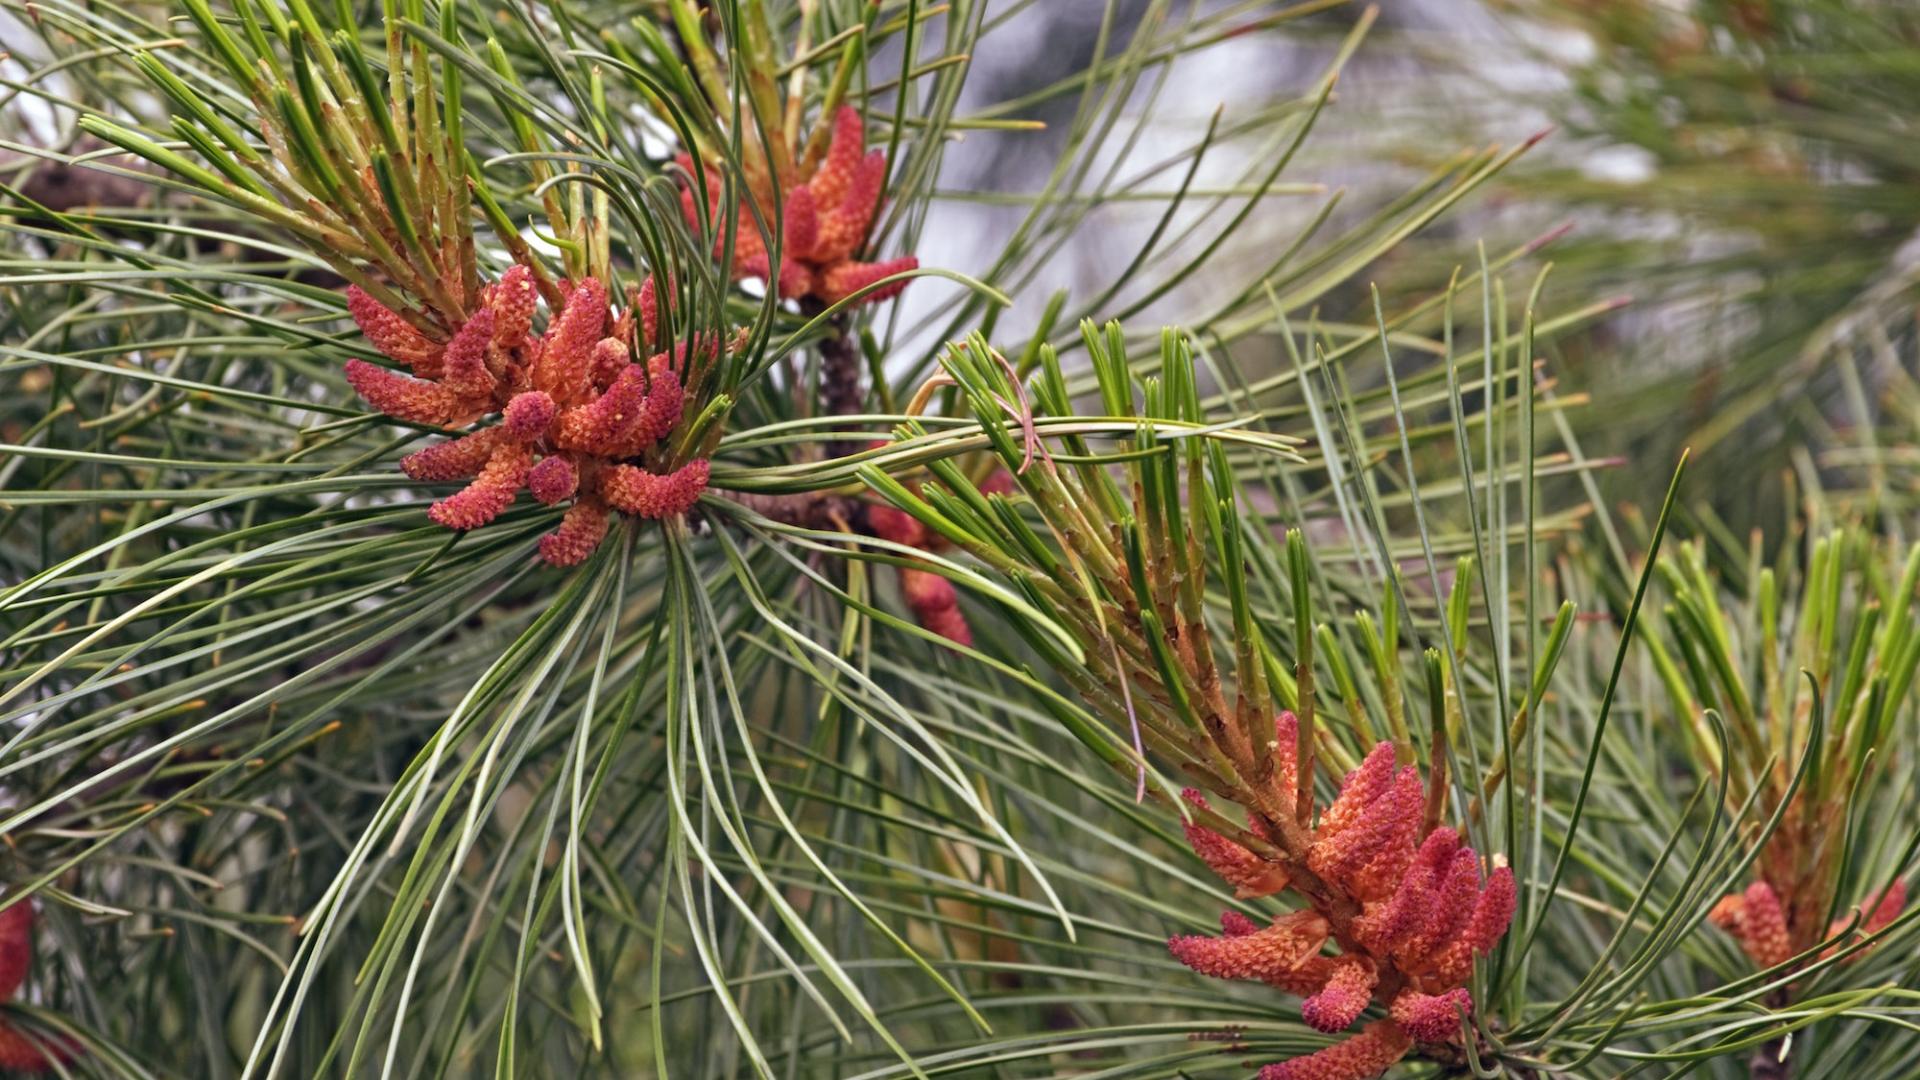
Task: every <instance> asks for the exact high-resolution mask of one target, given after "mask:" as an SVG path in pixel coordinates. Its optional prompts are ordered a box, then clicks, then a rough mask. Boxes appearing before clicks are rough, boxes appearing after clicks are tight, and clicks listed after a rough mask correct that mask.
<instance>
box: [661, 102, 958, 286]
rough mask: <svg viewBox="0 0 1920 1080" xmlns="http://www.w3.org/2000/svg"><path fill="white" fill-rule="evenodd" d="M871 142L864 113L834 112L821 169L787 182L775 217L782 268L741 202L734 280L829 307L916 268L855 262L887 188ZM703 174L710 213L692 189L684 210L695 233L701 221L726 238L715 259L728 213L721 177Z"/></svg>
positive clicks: (770, 217) (900, 262)
mask: <svg viewBox="0 0 1920 1080" xmlns="http://www.w3.org/2000/svg"><path fill="white" fill-rule="evenodd" d="M866 141H867V134H866V121H865V120H863V119H862V118H861V116H860V111H859V110H858V109H855V108H853V107H852V106H844V105H843V106H841V108H840V109H839V111H838V112H836V113H835V114H834V119H833V138H832V141H831V143H829V145H828V147H827V154H826V157H825V158H824V159H823V160H822V161H821V162H820V166H819V168H818V169H816V170H815V171H814V173H813V175H812V176H810V177H785V178H783V180H784V182H785V187H786V191H785V192H784V199H785V202H784V205H782V206H780V207H779V214H778V227H779V232H778V236H779V238H780V253H779V257H780V261H779V265H778V266H775V265H774V262H773V253H772V252H770V251H768V250H767V241H766V238H765V236H763V235H762V233H761V230H760V227H759V222H758V221H757V220H756V218H755V216H754V214H753V212H752V208H750V207H749V206H747V205H746V204H744V203H743V204H741V206H740V207H739V210H738V212H737V215H736V219H735V221H736V227H735V229H734V235H733V236H732V237H731V245H732V252H733V265H732V272H733V276H734V277H735V278H759V279H762V280H765V281H768V282H769V283H770V285H771V287H772V288H774V289H775V290H777V291H778V292H779V294H780V295H781V296H782V297H784V298H786V299H789V300H792V299H799V298H801V297H811V298H813V299H816V300H819V301H822V302H824V303H829V304H831V303H836V302H838V301H841V300H845V299H847V298H849V297H851V296H854V295H855V294H857V293H859V292H860V291H861V290H862V289H866V288H868V287H869V286H873V285H877V284H879V283H880V282H882V281H885V280H886V279H887V278H890V277H894V276H895V275H898V274H903V273H907V272H909V271H912V270H917V269H919V266H920V261H919V260H918V259H916V258H914V257H913V256H911V255H909V256H904V257H902V258H897V259H889V260H886V261H883V262H861V261H858V260H856V259H855V256H856V255H858V254H859V253H860V250H861V248H862V247H863V246H865V244H866V241H867V233H868V232H869V231H870V230H871V229H872V227H873V219H874V217H875V215H877V214H878V213H879V211H880V206H881V203H882V202H883V201H884V200H885V196H886V186H887V155H886V154H885V152H883V151H880V150H868V149H867V148H866ZM678 160H679V164H680V167H681V168H682V169H683V170H685V173H686V176H687V177H688V182H689V183H698V182H699V181H698V180H695V179H693V178H694V177H696V176H697V175H700V173H701V170H697V169H696V168H695V167H694V162H693V159H692V158H691V157H690V156H688V155H685V154H682V155H681V156H680V158H679V159H678ZM704 174H705V176H706V192H705V194H706V200H705V201H706V206H705V211H706V212H705V214H704V215H703V214H702V213H701V206H700V203H699V200H698V197H697V196H696V195H695V193H694V191H693V189H692V188H691V187H689V188H687V189H686V190H683V191H682V192H681V199H680V208H681V211H682V213H683V214H684V215H685V216H686V219H687V224H688V225H690V226H692V227H693V228H694V229H696V230H697V229H699V228H701V227H702V225H701V223H702V219H703V216H704V219H705V220H706V221H707V222H708V223H709V224H710V225H711V226H712V228H713V229H714V231H715V232H716V233H721V235H719V236H717V237H716V238H715V241H714V248H713V255H714V258H716V259H719V258H724V257H726V254H727V248H728V244H729V237H727V236H726V235H725V234H724V232H722V225H721V223H722V221H723V219H724V218H725V215H724V214H723V213H722V207H721V199H722V198H723V193H722V191H721V184H720V178H719V176H718V175H717V174H716V170H714V169H706V170H704ZM760 211H761V217H763V218H764V219H765V220H766V224H767V227H768V228H769V229H771V228H773V227H774V226H775V223H776V215H775V214H774V208H773V207H771V206H762V207H760ZM906 286H907V282H906V281H905V280H901V281H895V282H890V283H888V284H885V285H880V287H879V288H877V289H874V291H872V292H869V293H866V294H865V295H864V296H861V297H860V299H859V301H858V302H859V303H878V302H880V301H882V300H887V299H891V298H892V297H894V296H897V295H898V294H899V293H900V290H902V289H904V288H906Z"/></svg>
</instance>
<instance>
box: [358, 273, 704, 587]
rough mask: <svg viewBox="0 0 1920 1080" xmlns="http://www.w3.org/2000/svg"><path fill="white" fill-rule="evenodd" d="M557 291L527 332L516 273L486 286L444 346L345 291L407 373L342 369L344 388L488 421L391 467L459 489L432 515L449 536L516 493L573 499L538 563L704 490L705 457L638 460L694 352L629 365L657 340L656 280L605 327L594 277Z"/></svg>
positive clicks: (569, 558) (405, 414)
mask: <svg viewBox="0 0 1920 1080" xmlns="http://www.w3.org/2000/svg"><path fill="white" fill-rule="evenodd" d="M565 296H566V302H565V305H564V306H563V308H562V309H561V310H560V311H557V312H555V313H553V317H552V318H551V319H550V320H549V321H548V324H547V327H546V330H545V332H544V333H542V334H535V333H534V332H533V323H534V315H535V309H536V306H537V299H538V294H537V292H536V290H535V287H534V282H533V277H532V274H531V273H529V272H528V270H527V269H526V267H524V266H514V267H512V268H510V269H509V270H507V272H506V273H505V274H503V275H501V277H500V280H499V281H497V282H495V283H494V284H492V285H490V286H488V287H487V288H486V289H485V290H484V291H483V293H482V296H481V304H480V306H479V307H478V309H476V310H475V311H474V312H473V314H472V315H471V316H470V317H468V318H467V319H466V321H465V322H464V323H462V324H461V325H460V327H459V328H458V329H457V330H455V331H454V332H453V333H452V335H451V336H450V337H449V338H448V339H447V340H445V341H436V340H434V339H433V338H431V337H429V336H428V335H427V334H426V333H425V332H423V331H422V330H421V329H420V328H418V327H416V326H415V325H414V324H412V323H410V322H408V321H407V320H406V319H404V318H402V317H401V316H400V315H398V314H397V313H395V312H394V311H392V310H391V309H389V308H387V307H385V306H383V305H381V304H380V303H379V302H378V301H376V300H375V299H374V298H373V297H371V296H369V295H367V294H366V293H365V292H363V291H361V290H360V289H359V288H357V287H350V288H349V289H348V290H347V303H348V309H349V311H350V312H351V313H352V315H353V320H354V322H355V323H357V324H359V326H360V331H361V333H363V334H365V335H366V338H367V340H368V341H369V342H371V343H372V344H373V346H374V347H375V348H376V349H379V350H380V352H382V353H383V354H385V355H386V356H387V357H388V358H389V359H391V360H393V361H395V362H397V363H400V364H404V365H405V366H406V367H407V368H408V369H409V370H411V371H412V372H413V374H412V375H411V376H409V375H405V374H402V373H400V372H397V371H393V370H390V369H388V368H384V367H380V366H378V365H375V364H371V363H368V362H366V361H364V360H353V361H349V362H348V364H347V369H346V374H347V381H348V382H349V383H351V384H352V386H353V388H354V390H356V391H358V392H359V394H360V396H361V397H362V398H364V399H366V401H367V403H368V404H370V405H372V406H373V407H374V408H375V409H378V410H379V411H381V412H383V413H385V414H387V415H388V416H391V417H394V418H395V419H398V420H406V421H411V422H413V423H418V424H434V425H438V426H441V427H454V428H464V427H468V426H470V425H473V424H475V423H476V422H478V421H480V420H481V419H482V418H484V417H487V416H493V417H495V419H494V420H493V422H491V423H488V424H485V425H483V426H480V427H478V428H476V429H475V430H472V431H470V432H468V433H467V434H464V435H461V436H460V437H458V438H453V439H449V440H447V441H445V442H440V443H436V444H434V445H432V446H429V447H427V448H425V449H423V450H420V451H418V452H416V453H414V454H411V455H409V456H408V457H406V458H405V459H403V460H402V461H401V463H400V467H401V469H403V470H404V471H405V472H406V474H407V475H408V476H410V477H412V478H414V479H415V480H420V481H424V482H431V483H446V482H451V481H458V480H465V481H467V485H466V486H465V487H464V488H462V489H461V490H460V491H458V492H456V493H455V494H453V495H449V496H447V497H446V498H444V499H441V500H440V501H439V502H436V503H434V504H433V507H432V508H431V509H430V510H429V511H428V516H429V517H431V518H432V519H433V520H434V521H435V522H437V523H439V524H441V525H445V526H446V527H448V528H451V529H476V528H479V527H480V526H482V525H485V524H487V523H488V522H490V521H492V520H493V519H494V518H496V517H498V516H499V515H500V514H501V513H502V512H503V511H505V510H506V509H507V507H509V506H511V505H512V504H513V502H514V500H515V498H517V497H518V495H519V492H520V491H521V490H522V489H525V490H526V491H527V492H528V493H529V494H531V495H532V496H533V497H534V498H535V499H537V500H538V501H540V502H542V503H544V504H546V505H549V506H553V505H557V504H559V503H564V502H569V501H570V502H571V506H569V508H568V509H567V512H566V514H565V516H564V517H562V519H561V521H560V525H559V526H558V527H557V528H556V529H554V531H553V532H552V533H549V534H548V535H546V536H544V537H542V538H541V540H540V556H541V558H543V559H545V560H546V561H547V562H549V563H552V564H553V565H555V566H571V565H574V564H576V563H579V562H581V561H582V560H584V559H586V558H587V556H589V555H591V554H592V553H593V551H594V549H595V548H597V547H598V546H599V545H600V541H601V540H602V539H603V538H604V537H605V536H606V534H607V529H608V525H609V514H610V511H613V510H618V511H620V512H622V513H625V514H631V515H633V516H635V517H641V518H664V517H672V516H675V515H678V514H682V513H685V512H686V511H687V510H688V509H689V508H690V507H692V505H693V504H694V502H695V500H697V499H698V498H699V497H700V493H701V492H702V491H703V490H705V488H706V486H707V462H706V461H704V460H696V461H689V462H686V463H685V464H682V465H680V466H679V467H678V468H675V469H673V470H671V471H668V472H664V473H656V472H650V471H648V470H647V469H646V468H644V467H642V466H641V465H639V464H636V463H635V462H637V461H638V460H640V459H641V458H642V457H643V456H644V455H646V454H647V453H648V451H650V450H651V449H653V448H654V447H655V446H656V445H658V444H660V443H661V442H662V441H663V440H664V439H666V437H667V436H668V435H669V434H670V433H671V432H672V431H673V430H674V428H675V427H676V426H678V425H679V423H680V417H681V413H682V411H683V408H684V405H685V398H686V393H685V390H684V388H683V386H682V377H683V375H684V374H685V372H686V363H687V361H688V360H689V358H690V354H689V351H688V349H687V348H686V346H685V345H684V344H682V345H681V346H680V347H679V348H678V349H676V350H675V352H674V353H673V354H668V353H665V352H661V353H656V354H654V355H653V356H652V357H650V358H648V359H647V360H646V361H645V362H644V363H643V362H640V361H638V360H636V358H635V356H636V347H638V349H639V350H641V354H642V355H644V349H646V348H648V347H651V345H652V344H653V343H654V342H655V341H656V340H657V337H658V326H657V322H658V315H657V310H658V309H657V306H656V302H655V298H654V290H653V279H651V278H649V279H647V281H646V283H645V284H644V285H642V286H641V288H640V290H639V294H638V296H637V297H634V298H632V299H633V300H634V302H633V303H632V304H631V305H630V306H629V308H628V310H627V311H626V312H625V313H623V314H622V315H621V316H620V317H619V318H618V319H610V317H609V316H610V312H609V307H608V298H607V289H606V286H605V285H603V284H601V283H600V282H599V281H598V280H595V279H593V278H587V279H585V280H582V281H577V282H573V283H571V284H570V285H569V286H568V287H567V288H566V291H565ZM635 309H637V310H638V314H639V322H640V326H639V327H637V328H636V327H635V326H634V321H635V320H634V314H635ZM636 331H637V333H636ZM707 348H708V349H709V350H711V348H712V345H711V344H708V346H707Z"/></svg>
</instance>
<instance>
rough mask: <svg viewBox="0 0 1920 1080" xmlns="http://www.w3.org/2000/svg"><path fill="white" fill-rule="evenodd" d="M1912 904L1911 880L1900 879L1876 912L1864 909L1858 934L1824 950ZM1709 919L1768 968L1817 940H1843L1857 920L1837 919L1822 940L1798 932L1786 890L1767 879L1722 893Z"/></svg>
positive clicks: (1889, 921)
mask: <svg viewBox="0 0 1920 1080" xmlns="http://www.w3.org/2000/svg"><path fill="white" fill-rule="evenodd" d="M1906 906H1907V885H1906V882H1904V881H1900V880H1898V879H1896V880H1895V881H1894V882H1893V884H1892V885H1890V886H1888V887H1887V888H1886V889H1885V890H1884V891H1883V892H1882V893H1881V894H1880V896H1879V898H1878V899H1877V900H1876V901H1875V903H1874V906H1873V910H1872V911H1863V912H1861V913H1860V919H1859V925H1858V926H1855V927H1854V929H1853V933H1852V934H1851V935H1850V936H1849V937H1848V938H1846V939H1842V940H1835V941H1834V944H1832V945H1829V946H1828V947H1827V948H1826V949H1824V950H1822V951H1821V953H1820V955H1821V957H1822V958H1825V957H1827V956H1829V955H1832V954H1833V953H1834V952H1836V951H1838V950H1839V949H1841V948H1843V947H1845V946H1847V945H1850V944H1852V943H1853V942H1854V941H1857V940H1859V939H1860V938H1862V937H1866V936H1869V935H1872V934H1877V933H1879V932H1880V931H1882V930H1885V929H1886V928H1887V927H1889V926H1892V925H1893V922H1894V920H1895V919H1898V918H1899V917H1900V912H1901V911H1903V910H1905V908H1906ZM1707 919H1708V921H1709V922H1711V923H1713V924H1714V925H1715V926H1718V927H1719V928H1720V929H1722V930H1725V931H1726V932H1727V933H1729V934H1732V935H1733V939H1734V940H1735V941H1737V942H1739V943H1740V948H1741V950H1742V951H1744V952H1745V953H1746V954H1747V957H1748V958H1749V959H1751V960H1752V961H1753V962H1754V964H1755V966H1757V967H1762V968H1770V967H1775V966H1777V965H1780V964H1784V963H1786V962H1787V961H1788V960H1791V959H1792V958H1793V957H1795V956H1797V955H1799V954H1800V953H1801V952H1803V951H1805V950H1806V949H1807V948H1809V947H1811V946H1812V945H1813V944H1814V943H1815V941H1825V940H1828V939H1840V938H1841V935H1842V934H1846V933H1847V928H1848V927H1849V926H1851V925H1853V922H1854V920H1853V919H1852V918H1851V917H1849V918H1844V919H1835V920H1834V921H1833V922H1832V923H1831V924H1830V925H1829V926H1828V927H1827V930H1826V933H1825V934H1824V935H1821V936H1819V937H1817V938H1815V937H1814V936H1813V935H1810V934H1801V933H1796V932H1795V930H1796V928H1794V927H1793V926H1791V925H1790V922H1791V919H1790V917H1789V915H1788V911H1787V906H1786V905H1785V904H1782V903H1781V902H1780V894H1779V893H1778V892H1776V891H1775V890H1774V888H1773V886H1772V885H1769V884H1767V883H1766V882H1765V881H1756V882H1754V883H1753V884H1751V885H1749V886H1747V888H1746V891H1744V892H1738V893H1733V894H1731V895H1729V896H1725V897H1722V898H1721V900H1720V902H1719V903H1717V904H1715V905H1714V906H1713V910H1712V911H1711V912H1708V913H1707ZM1865 955H1866V953H1865V952H1864V951H1861V952H1856V953H1852V954H1850V955H1849V956H1848V957H1847V958H1846V959H1845V960H1844V961H1842V962H1843V963H1846V962H1851V961H1853V960H1857V959H1859V958H1860V957H1862V956H1865Z"/></svg>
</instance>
